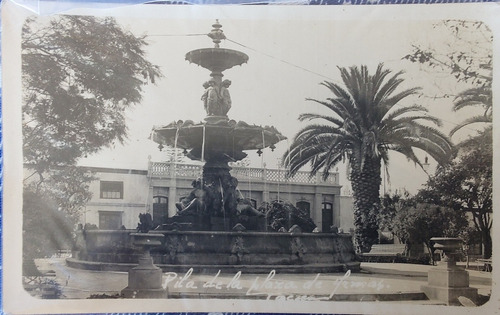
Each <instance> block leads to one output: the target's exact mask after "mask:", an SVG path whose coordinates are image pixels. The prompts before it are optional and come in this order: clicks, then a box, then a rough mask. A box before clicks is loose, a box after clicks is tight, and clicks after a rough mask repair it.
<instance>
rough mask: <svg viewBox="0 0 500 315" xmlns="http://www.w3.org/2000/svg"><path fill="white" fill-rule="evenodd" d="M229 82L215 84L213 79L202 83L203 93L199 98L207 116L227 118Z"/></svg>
mask: <svg viewBox="0 0 500 315" xmlns="http://www.w3.org/2000/svg"><path fill="white" fill-rule="evenodd" d="M230 85H231V81H230V80H224V81H222V83H220V84H217V82H216V81H215V80H214V79H210V80H209V81H207V82H205V83H203V87H204V88H205V91H204V92H203V95H202V96H201V100H202V101H203V107H204V108H205V111H206V112H207V115H208V116H227V113H228V112H229V109H231V95H230V94H229V90H228V88H229V86H230Z"/></svg>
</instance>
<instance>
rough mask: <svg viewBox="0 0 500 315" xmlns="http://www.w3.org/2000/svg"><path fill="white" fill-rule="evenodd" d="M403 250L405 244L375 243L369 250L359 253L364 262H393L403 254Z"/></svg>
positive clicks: (404, 249)
mask: <svg viewBox="0 0 500 315" xmlns="http://www.w3.org/2000/svg"><path fill="white" fill-rule="evenodd" d="M405 251H406V245H405V244H375V245H372V248H371V249H370V252H368V253H363V254H361V257H362V258H363V261H366V262H372V261H375V262H384V261H391V262H395V261H396V259H397V258H399V257H401V256H404V254H405Z"/></svg>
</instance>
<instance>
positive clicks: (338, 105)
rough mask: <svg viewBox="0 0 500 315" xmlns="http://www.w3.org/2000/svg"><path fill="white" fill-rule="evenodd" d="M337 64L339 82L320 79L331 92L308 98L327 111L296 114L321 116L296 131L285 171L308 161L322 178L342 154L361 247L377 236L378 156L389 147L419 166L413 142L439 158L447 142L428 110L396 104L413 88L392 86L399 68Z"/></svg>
mask: <svg viewBox="0 0 500 315" xmlns="http://www.w3.org/2000/svg"><path fill="white" fill-rule="evenodd" d="M339 69H340V73H341V77H342V81H343V83H344V86H345V87H342V86H341V85H339V84H336V83H332V82H323V83H322V85H323V86H325V87H327V88H328V89H329V90H330V91H331V92H332V94H333V96H332V97H331V98H328V99H327V100H326V101H320V100H315V99H310V100H312V101H313V102H315V103H318V104H321V105H323V106H324V107H326V108H327V109H328V110H330V111H331V115H321V114H311V113H306V114H302V115H301V116H300V117H299V120H301V121H305V120H316V121H318V120H319V121H321V122H320V123H315V124H311V125H308V126H306V127H305V128H303V129H302V130H300V131H299V132H298V133H297V135H296V136H295V138H294V140H293V143H292V145H291V147H290V151H289V152H286V153H285V155H284V160H285V163H287V162H289V164H290V173H291V174H294V173H296V172H297V171H298V170H299V169H300V168H301V167H302V166H304V165H305V164H307V163H310V164H311V174H315V173H317V172H319V171H321V170H323V171H322V172H323V177H324V178H327V177H328V176H329V174H330V170H331V169H332V168H333V167H334V166H335V165H337V163H339V162H341V161H345V160H347V162H348V166H349V178H350V180H351V185H352V190H353V197H354V225H355V227H356V229H355V241H356V242H357V246H358V250H360V251H361V252H367V251H369V250H370V248H371V245H372V244H374V242H375V241H376V240H377V238H378V232H377V230H378V223H377V217H378V212H379V208H380V197H379V196H380V184H381V162H382V161H383V162H384V165H388V162H389V151H391V150H392V151H395V152H399V153H401V154H403V155H405V156H406V157H407V158H408V159H409V160H411V161H413V162H415V163H416V164H418V165H420V166H422V163H421V161H420V160H419V158H418V157H417V155H416V154H415V152H414V148H417V149H421V150H423V151H426V152H427V153H428V154H430V155H431V156H432V157H433V158H434V159H435V160H436V161H438V163H440V164H445V163H447V162H448V160H449V159H450V157H451V155H452V146H451V143H450V142H449V140H448V138H447V137H446V136H445V135H444V134H442V133H441V132H440V131H438V130H437V129H436V128H435V127H433V125H439V124H440V121H439V120H438V119H437V118H434V117H432V116H430V115H428V114H427V110H426V109H425V108H424V107H422V106H419V105H409V106H404V105H403V104H402V101H403V100H404V99H405V98H407V97H409V96H411V95H414V94H415V93H417V91H418V88H412V89H407V90H402V91H397V90H398V88H399V86H400V85H401V83H403V81H404V80H403V79H402V78H401V75H402V72H398V73H396V74H391V71H390V70H386V69H383V65H382V64H380V65H379V66H378V67H377V70H376V72H375V74H374V75H370V74H369V73H368V68H367V67H366V66H361V67H360V68H358V67H356V66H353V67H350V68H339ZM396 91H397V92H396Z"/></svg>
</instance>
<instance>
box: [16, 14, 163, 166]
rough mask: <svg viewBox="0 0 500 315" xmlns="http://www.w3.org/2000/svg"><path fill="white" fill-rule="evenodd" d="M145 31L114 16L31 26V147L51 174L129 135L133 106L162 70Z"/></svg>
mask: <svg viewBox="0 0 500 315" xmlns="http://www.w3.org/2000/svg"><path fill="white" fill-rule="evenodd" d="M146 45H147V42H146V41H145V38H144V37H136V36H135V35H133V34H132V33H130V32H127V31H125V30H123V29H122V28H121V27H120V26H119V25H118V24H117V23H116V21H115V20H114V19H113V18H97V17H91V16H69V15H68V16H59V17H56V18H53V19H51V20H50V21H48V22H45V23H44V21H39V20H38V19H28V20H27V21H26V23H25V24H24V26H23V36H22V74H23V88H24V94H23V100H24V103H23V137H24V139H23V140H24V141H23V151H24V161H25V163H27V164H29V165H31V166H33V168H35V169H36V170H37V171H38V172H39V173H43V172H45V171H47V170H49V169H51V168H52V167H54V166H64V165H73V164H74V163H75V162H76V161H77V160H78V158H80V157H82V156H85V155H87V154H91V153H95V152H97V151H98V150H99V149H101V148H102V147H106V146H110V145H112V144H113V143H114V141H119V142H123V141H124V139H125V137H126V135H127V127H126V124H125V110H126V109H127V108H129V107H130V106H131V105H134V104H137V103H139V102H140V101H141V92H142V86H143V85H144V84H145V83H147V82H148V81H149V80H150V81H152V82H154V80H155V79H156V78H158V77H159V76H160V75H161V73H160V71H159V68H158V67H157V66H155V65H153V64H151V63H150V62H149V61H147V60H146V59H145V58H144V56H145V51H144V49H143V47H144V46H146Z"/></svg>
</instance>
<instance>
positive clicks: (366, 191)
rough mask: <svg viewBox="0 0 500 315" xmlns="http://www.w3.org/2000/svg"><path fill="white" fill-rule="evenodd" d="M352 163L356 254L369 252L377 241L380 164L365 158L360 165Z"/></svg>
mask: <svg viewBox="0 0 500 315" xmlns="http://www.w3.org/2000/svg"><path fill="white" fill-rule="evenodd" d="M356 162H357V161H352V164H351V165H352V168H351V185H352V191H353V198H354V226H355V232H354V234H355V243H356V244H355V247H356V250H357V251H358V252H361V253H366V252H369V251H370V248H371V246H372V245H373V244H375V243H376V242H377V239H378V223H377V216H378V213H379V209H380V184H381V183H382V178H381V176H380V168H381V162H380V158H378V157H368V156H367V157H365V160H364V163H363V168H362V169H361V163H356Z"/></svg>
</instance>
